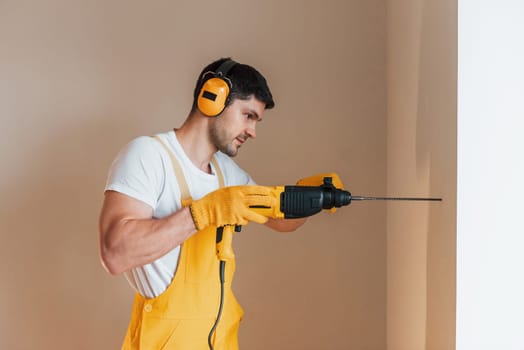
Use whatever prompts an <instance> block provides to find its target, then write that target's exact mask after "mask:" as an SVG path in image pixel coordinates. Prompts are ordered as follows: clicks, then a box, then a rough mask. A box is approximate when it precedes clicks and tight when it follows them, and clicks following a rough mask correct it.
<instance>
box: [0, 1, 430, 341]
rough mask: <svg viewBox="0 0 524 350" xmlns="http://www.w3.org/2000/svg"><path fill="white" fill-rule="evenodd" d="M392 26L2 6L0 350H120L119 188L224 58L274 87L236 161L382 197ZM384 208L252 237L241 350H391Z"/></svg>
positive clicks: (311, 8)
mask: <svg viewBox="0 0 524 350" xmlns="http://www.w3.org/2000/svg"><path fill="white" fill-rule="evenodd" d="M203 7H205V10H203V9H202V8H203ZM385 24H386V22H385V3H384V2H383V1H378V0H376V1H365V2H364V1H335V0H330V1H323V2H317V1H277V0H274V1H264V2H260V1H254V0H249V1H240V0H238V1H233V0H228V1H225V2H222V3H218V2H212V1H208V2H206V4H202V3H201V2H194V1H176V2H167V1H149V2H147V4H146V2H130V1H112V2H107V1H58V0H46V1H9V0H8V1H2V2H1V3H0V43H1V52H2V53H1V55H0V99H1V103H0V117H1V119H2V127H1V128H0V140H1V142H2V147H1V149H0V157H1V158H0V159H1V161H2V172H1V173H0V187H1V201H0V229H1V238H2V243H1V244H0V266H1V270H0V271H1V273H2V274H1V276H2V288H0V297H1V298H0V310H1V312H0V348H2V349H71V348H75V349H115V348H117V347H118V345H119V344H120V342H121V339H122V337H123V334H124V331H125V328H126V325H127V322H128V317H129V312H130V305H131V299H132V293H131V290H130V288H129V287H128V285H127V283H126V282H125V280H124V279H123V278H121V277H120V278H119V277H117V278H114V277H110V276H108V275H107V274H106V273H105V272H104V271H103V269H102V267H101V266H100V264H99V261H98V252H97V238H96V235H97V216H98V211H99V209H100V204H101V200H102V189H103V186H104V181H105V176H106V173H107V170H108V167H109V165H110V162H111V160H112V158H113V157H114V156H115V154H116V152H117V151H118V149H120V147H122V146H123V145H124V144H125V143H126V142H128V141H129V140H130V139H132V138H133V137H135V136H138V135H144V134H145V135H148V134H152V133H154V132H160V131H164V130H167V129H170V128H172V127H174V126H177V125H180V123H181V122H182V121H183V119H184V118H185V116H186V114H187V112H188V110H189V107H190V104H191V100H190V98H191V97H190V96H191V91H192V88H193V84H194V79H195V77H196V75H197V74H198V72H199V70H200V69H201V67H202V66H203V65H205V64H207V63H208V62H209V61H210V60H213V59H215V58H218V57H220V56H226V55H231V56H233V57H234V58H235V59H237V60H239V61H241V62H246V63H250V64H252V65H254V66H256V67H257V68H259V69H260V70H261V71H262V72H263V73H265V74H266V76H267V78H268V80H269V82H270V85H271V87H272V89H273V92H274V95H275V98H276V101H277V108H276V109H275V110H274V111H271V112H269V113H267V118H266V120H265V121H264V122H263V123H262V124H261V125H260V128H259V132H258V139H257V140H256V142H251V143H250V144H249V145H247V147H245V148H244V149H243V152H242V154H241V155H240V156H239V157H238V161H239V163H241V164H242V165H243V166H244V167H245V168H246V169H247V170H248V171H250V173H251V174H252V175H253V176H254V177H255V178H256V179H257V181H258V182H259V183H261V184H268V185H274V184H289V183H293V182H294V181H295V180H296V179H297V178H300V177H303V176H307V175H310V174H313V173H316V172H325V171H336V172H338V173H339V174H340V175H341V177H342V178H343V180H344V181H345V183H346V186H347V188H348V189H350V190H352V191H353V192H354V193H355V194H382V193H384V192H385V191H386V177H385V174H386V151H385V150H386V119H385V111H386V103H385V101H386V93H385V91H386V89H385V84H384V82H385V77H386V74H385V69H386V65H385V41H384V40H385ZM421 157H423V155H422V156H421ZM425 170H426V171H427V169H425ZM424 184H425V185H427V184H426V183H424ZM431 184H435V182H431V183H430V185H431ZM417 189H419V187H417ZM437 189H438V188H437ZM406 190H407V189H406ZM424 190H426V188H424ZM432 192H433V191H432ZM435 192H439V191H438V190H437V191H435ZM385 210H386V207H385V205H383V204H376V203H375V204H374V203H366V204H353V205H352V206H351V207H350V208H345V209H343V210H340V211H339V212H337V213H336V214H334V215H332V216H329V215H326V214H322V215H319V216H317V217H314V218H312V220H311V221H310V222H309V223H308V224H307V225H306V226H305V227H304V228H303V229H301V230H300V231H299V232H297V233H294V234H290V235H279V234H275V233H272V232H269V231H268V230H266V229H265V228H263V227H257V226H256V225H255V224H252V225H250V226H249V227H248V228H246V229H245V230H244V232H242V233H241V234H239V235H237V237H236V238H235V247H236V253H237V257H238V261H239V264H238V265H239V266H238V275H237V279H236V283H235V288H236V291H237V295H238V298H239V299H240V301H241V302H242V304H243V305H244V307H245V310H246V316H245V320H244V323H243V325H242V328H241V335H240V340H241V344H242V347H243V348H244V349H348V348H349V349H373V350H374V349H384V348H385V343H386V338H385V336H386V330H385V329H386V328H385V310H386V235H385V232H386V231H385V227H386V219H385V217H386V215H385V214H386V212H385ZM428 215H429V214H428ZM432 218H434V217H433V216H432ZM435 232H436V231H435Z"/></svg>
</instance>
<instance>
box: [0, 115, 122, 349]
mask: <svg viewBox="0 0 524 350" xmlns="http://www.w3.org/2000/svg"><path fill="white" fill-rule="evenodd" d="M88 119H89V118H86V119H84V120H88ZM96 120H101V119H100V118H98V119H96ZM56 124H57V125H58V124H59V125H60V127H56V128H48V130H52V131H50V132H48V133H47V134H46V130H43V131H41V132H39V133H38V135H36V136H35V137H34V138H31V139H30V140H25V141H24V145H23V146H22V147H19V148H17V150H18V153H17V155H18V159H19V160H18V161H17V164H18V166H17V167H16V168H15V169H13V170H12V171H13V173H12V174H11V175H12V176H9V177H8V179H9V180H8V183H7V184H5V185H6V188H7V191H5V192H4V193H2V197H3V202H4V203H8V204H9V205H8V206H7V207H6V208H4V210H3V212H4V214H5V215H6V217H5V219H2V226H3V230H2V231H3V232H4V235H3V236H5V237H4V239H5V240H6V241H7V244H6V242H3V243H2V244H3V245H4V248H5V247H8V249H6V252H5V253H4V254H3V258H2V259H3V260H4V263H3V264H2V265H3V267H4V268H5V269H6V270H7V274H5V276H7V282H6V283H5V284H4V285H7V286H8V288H7V292H5V291H4V293H7V296H6V297H4V298H3V301H2V304H3V306H2V310H4V311H3V312H2V318H5V319H3V320H2V321H1V322H0V324H6V327H3V328H2V333H3V334H2V336H1V337H0V348H2V349H72V348H74V349H94V348H96V349H115V348H118V347H119V346H120V343H121V340H122V338H123V336H124V332H125V328H126V326H127V325H126V323H125V322H124V323H122V320H126V319H127V318H128V313H129V308H130V305H131V299H132V293H131V290H130V288H129V287H128V285H127V283H126V282H125V281H124V279H123V278H117V279H115V278H112V277H110V276H109V275H108V274H107V273H106V272H105V271H104V270H103V268H102V266H101V264H100V262H99V255H98V241H97V220H98V213H99V210H100V206H101V203H102V198H103V187H104V183H105V177H106V174H107V170H108V168H109V165H110V162H111V160H112V158H113V157H114V156H115V154H116V152H117V151H118V149H119V147H121V146H122V145H123V144H124V142H125V141H123V139H125V138H129V135H118V133H115V130H117V129H116V125H113V124H111V123H110V122H107V123H106V122H104V124H100V123H99V124H96V123H92V124H89V123H88V124H84V125H81V124H82V122H81V121H79V120H76V121H75V122H74V125H75V127H74V128H68V124H71V125H72V123H67V122H63V123H62V122H60V123H58V122H57V123H56ZM20 134H21V133H20ZM20 159H21V161H20ZM126 322H127V321H126ZM115 330H118V332H115ZM115 333H118V334H115Z"/></svg>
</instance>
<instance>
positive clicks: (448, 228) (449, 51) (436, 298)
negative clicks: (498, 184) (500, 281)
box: [416, 0, 457, 349]
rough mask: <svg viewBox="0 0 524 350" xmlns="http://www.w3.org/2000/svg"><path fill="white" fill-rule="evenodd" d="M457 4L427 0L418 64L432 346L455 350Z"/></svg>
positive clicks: (428, 346) (419, 156)
mask: <svg viewBox="0 0 524 350" xmlns="http://www.w3.org/2000/svg"><path fill="white" fill-rule="evenodd" d="M456 11H457V10H456V1H454V0H450V1H440V0H439V1H437V0H426V1H424V4H423V7H422V12H421V18H422V21H421V26H422V27H421V47H420V57H419V62H420V64H419V65H418V67H419V72H418V86H419V95H418V101H417V104H418V105H417V126H416V128H417V129H416V134H417V141H416V142H417V145H416V147H417V171H424V172H425V173H427V174H428V175H429V176H428V177H427V178H428V180H429V183H428V188H427V191H428V194H429V195H430V196H435V197H443V202H441V203H438V204H437V205H431V206H428V210H427V214H428V221H427V224H428V230H427V233H428V237H427V264H426V267H427V275H426V276H427V279H426V291H427V297H426V346H425V349H454V348H455V301H456V298H455V289H456V282H455V280H456V276H455V275H456V272H455V268H456V258H455V255H456V191H457V189H456V161H457V158H456V155H457V129H456V121H457V90H456V79H457V73H456V72H457V61H456V57H457V52H456V40H457V35H456V34H457V24H456V23H457V21H456V18H457V13H456Z"/></svg>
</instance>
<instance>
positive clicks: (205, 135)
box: [176, 112, 217, 173]
mask: <svg viewBox="0 0 524 350" xmlns="http://www.w3.org/2000/svg"><path fill="white" fill-rule="evenodd" d="M210 122H211V119H210V118H208V117H205V116H203V115H198V112H196V113H192V114H190V115H189V116H188V118H187V119H186V120H185V122H184V124H182V126H181V127H180V128H179V129H177V130H176V136H177V139H178V142H180V145H181V146H182V149H183V150H184V152H185V153H186V155H187V156H188V158H189V159H190V160H191V161H192V162H193V164H195V166H196V167H197V168H199V169H201V170H202V171H204V172H206V173H210V172H211V167H210V166H209V162H210V161H211V158H212V157H213V155H214V154H215V153H216V151H217V149H216V147H215V146H214V145H213V144H212V143H211V141H210V139H209V123H210Z"/></svg>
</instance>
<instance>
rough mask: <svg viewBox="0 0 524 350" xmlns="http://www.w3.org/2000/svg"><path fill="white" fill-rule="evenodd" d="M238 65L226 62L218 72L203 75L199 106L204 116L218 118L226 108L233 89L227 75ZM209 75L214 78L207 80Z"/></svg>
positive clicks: (233, 62) (231, 61)
mask: <svg viewBox="0 0 524 350" xmlns="http://www.w3.org/2000/svg"><path fill="white" fill-rule="evenodd" d="M236 64H237V63H236V62H235V61H233V60H226V61H225V62H223V63H222V64H221V65H220V66H219V67H218V68H217V70H216V72H211V71H210V72H206V73H204V74H203V75H202V81H203V82H204V83H203V84H202V87H201V88H200V91H199V93H198V98H197V106H198V109H199V110H200V112H202V114H204V115H206V116H208V117H216V116H217V115H219V114H220V113H222V111H223V110H224V108H226V102H227V98H228V96H229V91H230V89H231V87H232V84H231V80H230V79H229V78H228V77H227V73H228V72H229V71H230V70H231V68H233V66H235V65H236ZM207 75H212V78H209V79H207V80H206V76H207Z"/></svg>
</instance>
